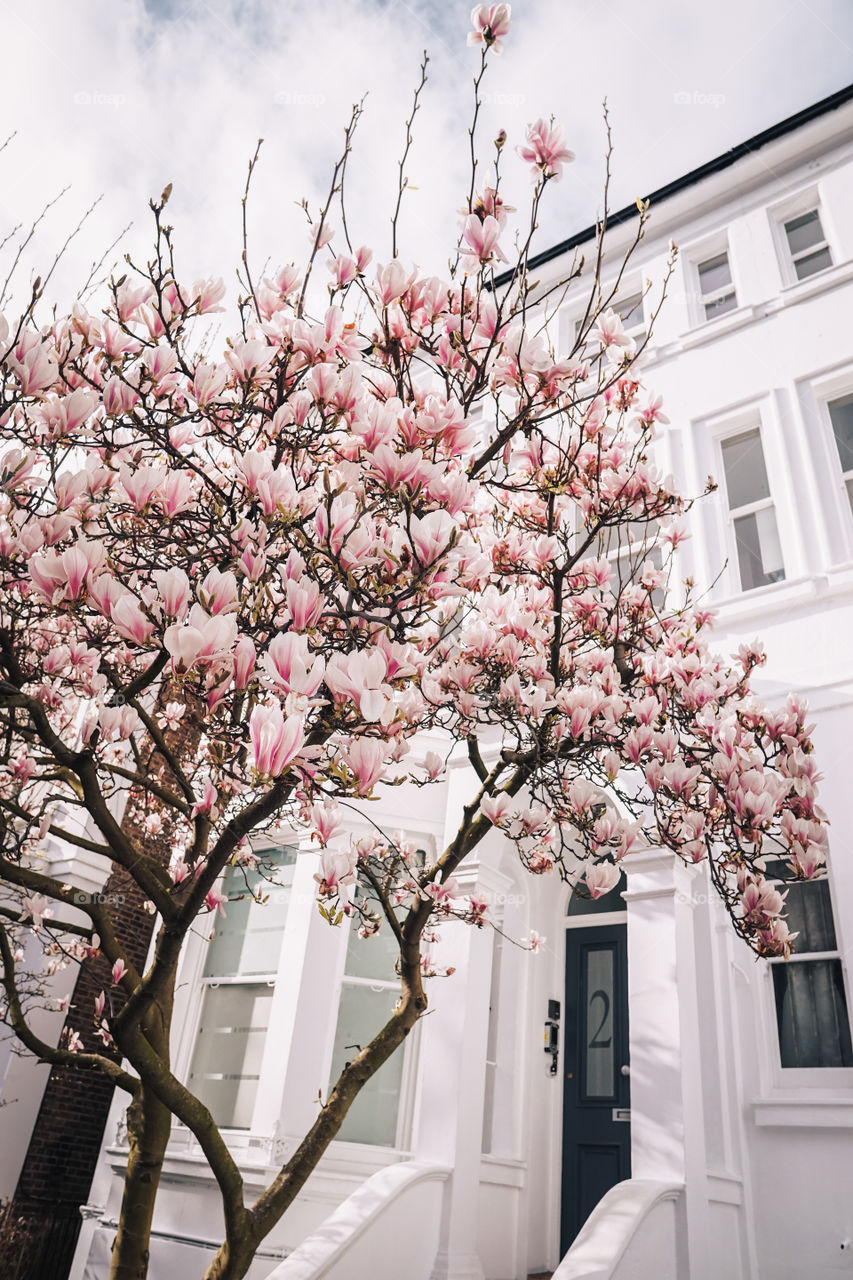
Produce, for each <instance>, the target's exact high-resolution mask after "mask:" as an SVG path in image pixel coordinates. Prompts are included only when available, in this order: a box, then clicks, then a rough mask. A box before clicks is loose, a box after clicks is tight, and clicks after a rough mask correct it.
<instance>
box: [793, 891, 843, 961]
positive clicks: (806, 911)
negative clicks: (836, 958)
mask: <svg viewBox="0 0 853 1280" xmlns="http://www.w3.org/2000/svg"><path fill="white" fill-rule="evenodd" d="M785 888H786V889H787V891H788V896H787V898H786V899H785V915H786V917H787V920H788V928H789V929H790V930H791V932H792V933H797V934H799V937H798V938H797V939H796V941H795V942H794V950H795V951H796V953H797V955H802V953H803V952H806V951H834V950H835V945H836V944H835V924H834V922H833V919H832V902H831V899H830V893H829V881H828V880H826V879H822V880H806V881H797V882H795V883H794V884H790V885H785Z"/></svg>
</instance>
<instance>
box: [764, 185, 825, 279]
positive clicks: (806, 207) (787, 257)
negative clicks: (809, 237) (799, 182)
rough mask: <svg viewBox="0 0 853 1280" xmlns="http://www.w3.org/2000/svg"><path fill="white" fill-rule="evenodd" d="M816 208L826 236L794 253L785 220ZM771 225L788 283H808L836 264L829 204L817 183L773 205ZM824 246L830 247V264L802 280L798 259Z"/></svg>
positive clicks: (783, 274) (789, 220)
mask: <svg viewBox="0 0 853 1280" xmlns="http://www.w3.org/2000/svg"><path fill="white" fill-rule="evenodd" d="M812 211H814V212H815V213H817V215H818V218H819V219H820V226H821V230H822V231H823V240H822V241H821V243H820V244H818V245H813V246H812V247H811V248H809V249H807V250H804V251H803V252H802V253H798V254H796V255H793V254H792V253H791V246H790V244H789V243H788V234H787V232H786V230H785V223H786V222H792V221H793V220H794V219H795V218H801V217H803V216H804V215H805V214H807V213H811V212H812ZM768 213H769V216H770V221H771V227H772V231H773V239H774V241H775V244H776V253H777V256H778V258H779V266H780V269H781V272H782V280H783V282H784V284H786V285H788V286H793V285H803V286H804V287H805V286H807V285H808V284H809V283H810V282H811V281H812V280H817V279H819V278H820V276H822V275H824V274H825V273H826V272H827V271H831V270H832V268H833V267H834V266H835V265H836V262H837V254H836V252H835V246H834V243H833V236H832V234H831V227H830V226H829V225H828V221H827V216H826V208H825V206H824V204H823V202H822V200H821V198H820V193H819V191H818V189H817V187H807V188H805V189H804V190H802V191H799V192H798V193H797V194H796V195H794V196H790V197H789V198H788V199H787V200H784V201H782V202H780V203H779V204H776V205H774V206H773V207H772V208H771V209H770V210H768ZM821 248H827V249H828V250H829V256H830V259H831V261H830V264H829V266H828V267H822V268H821V269H820V271H815V272H814V273H813V274H812V275H810V276H805V277H804V278H803V279H802V280H801V279H800V278H799V276H798V275H797V270H796V266H795V262H796V261H797V260H799V259H800V258H807V257H809V256H810V255H812V254H814V253H817V252H818V251H819V250H820V249H821Z"/></svg>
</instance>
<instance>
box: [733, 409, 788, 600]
mask: <svg viewBox="0 0 853 1280" xmlns="http://www.w3.org/2000/svg"><path fill="white" fill-rule="evenodd" d="M721 449H722V455H723V471H724V473H725V478H726V493H727V495H728V504H729V512H730V515H731V523H732V529H733V532H734V542H735V550H736V553H737V565H738V573H739V577H740V585H741V588H742V590H744V591H751V590H753V589H754V588H755V587H764V586H767V585H768V583H771V582H781V581H782V580H783V578H784V577H785V562H784V559H783V556H782V544H781V541H780V539H779V526H778V524H777V522H776V512H775V509H774V507H773V501H772V498H771V496H770V484H769V481H768V479H767V468H766V466H765V463H764V450H763V448H762V445H761V432H760V430H759V429H758V428H757V427H756V428H754V429H753V430H751V431H743V432H741V433H740V434H739V435H736V436H730V437H729V438H728V439H727V440H723V442H722V445H721Z"/></svg>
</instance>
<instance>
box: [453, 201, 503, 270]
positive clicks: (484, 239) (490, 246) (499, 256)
mask: <svg viewBox="0 0 853 1280" xmlns="http://www.w3.org/2000/svg"><path fill="white" fill-rule="evenodd" d="M500 234H501V227H500V223H499V222H498V220H497V218H493V217H492V216H491V215H490V214H489V215H487V216H486V217H485V218H482V219H480V218H478V217H477V215H476V214H475V213H472V214H471V215H470V216H469V217H467V218H466V219H465V227H464V230H463V232H462V235H463V249H462V255H463V257H465V258H468V259H469V260H471V261H473V262H474V263H475V264H476V263H478V262H479V263H483V264H487V263H491V262H494V261H498V262H507V261H508V259H507V256H506V254H505V253H504V252H503V250H502V249H501V247H500V245H499V244H498V238H499V236H500Z"/></svg>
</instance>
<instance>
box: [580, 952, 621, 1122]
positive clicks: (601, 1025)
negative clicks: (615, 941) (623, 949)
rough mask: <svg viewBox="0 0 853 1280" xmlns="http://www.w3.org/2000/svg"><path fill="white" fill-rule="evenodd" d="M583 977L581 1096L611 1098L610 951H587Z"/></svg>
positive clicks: (611, 966) (611, 994)
mask: <svg viewBox="0 0 853 1280" xmlns="http://www.w3.org/2000/svg"><path fill="white" fill-rule="evenodd" d="M585 968H586V973H585V975H584V1000H585V1016H584V1024H585V1029H584V1076H583V1085H584V1090H583V1091H584V1096H585V1097H586V1098H612V1097H614V1096H615V1094H616V1078H615V1074H614V1060H613V1053H614V1049H613V1005H614V973H613V950H612V948H610V947H607V948H605V947H601V948H599V947H595V948H592V947H591V948H590V949H589V950H588V951H587V952H586V966H585Z"/></svg>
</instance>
